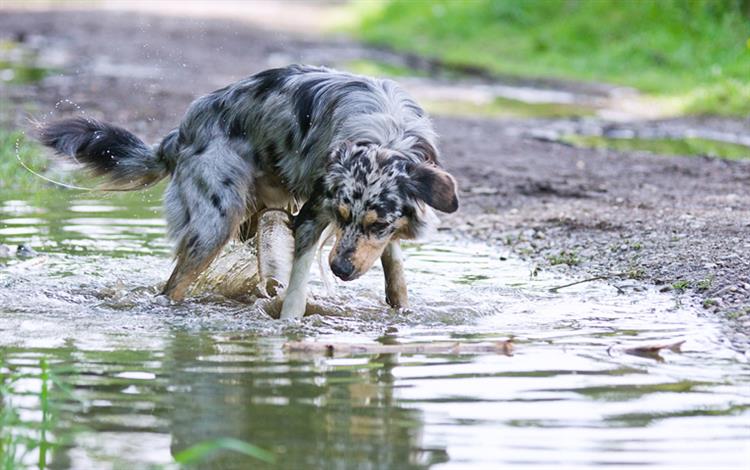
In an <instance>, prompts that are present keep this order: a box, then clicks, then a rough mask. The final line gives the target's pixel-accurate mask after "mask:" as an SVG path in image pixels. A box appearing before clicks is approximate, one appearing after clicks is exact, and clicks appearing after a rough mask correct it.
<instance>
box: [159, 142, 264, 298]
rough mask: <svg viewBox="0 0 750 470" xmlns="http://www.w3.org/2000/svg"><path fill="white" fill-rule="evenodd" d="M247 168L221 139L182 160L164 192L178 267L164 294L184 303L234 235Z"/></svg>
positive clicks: (241, 211)
mask: <svg viewBox="0 0 750 470" xmlns="http://www.w3.org/2000/svg"><path fill="white" fill-rule="evenodd" d="M249 180H250V169H249V167H248V165H247V163H246V162H245V161H244V160H242V158H240V157H239V156H238V155H237V154H236V153H234V152H233V151H232V150H231V149H230V148H229V147H228V146H226V145H224V144H223V143H222V141H220V140H217V141H214V143H212V144H211V145H209V146H208V147H207V148H206V150H205V151H204V152H202V153H200V154H194V155H189V156H186V157H185V158H182V159H181V160H180V161H179V163H178V165H177V168H176V170H175V172H174V177H173V179H172V181H171V182H170V184H169V188H167V193H166V196H165V206H166V212H167V225H168V227H169V231H170V235H171V236H172V238H174V239H176V241H177V248H176V251H175V258H176V260H177V265H176V266H175V268H174V271H173V272H172V275H171V276H170V278H169V280H168V281H167V284H166V285H165V287H164V290H163V292H162V293H163V294H165V295H167V296H168V297H169V298H171V299H172V300H182V299H183V298H184V297H185V293H186V291H187V289H188V287H190V284H191V283H192V282H193V281H194V280H195V279H196V278H197V277H198V275H199V274H200V273H201V272H202V271H203V270H205V269H206V268H207V267H208V266H209V265H210V264H211V261H213V259H214V258H216V256H217V255H218V254H219V252H220V251H221V249H222V248H223V247H224V245H225V244H226V243H227V242H228V241H229V239H230V238H231V237H232V236H234V235H236V234H237V231H238V228H239V225H240V223H241V222H242V220H243V219H244V217H245V214H246V208H247V197H248V181H249Z"/></svg>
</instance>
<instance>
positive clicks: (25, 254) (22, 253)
mask: <svg viewBox="0 0 750 470" xmlns="http://www.w3.org/2000/svg"><path fill="white" fill-rule="evenodd" d="M38 254H39V253H37V252H36V251H35V250H34V249H33V248H31V247H30V246H29V245H27V244H26V243H24V244H23V245H18V248H16V256H18V257H19V258H33V257H34V256H36V255H38Z"/></svg>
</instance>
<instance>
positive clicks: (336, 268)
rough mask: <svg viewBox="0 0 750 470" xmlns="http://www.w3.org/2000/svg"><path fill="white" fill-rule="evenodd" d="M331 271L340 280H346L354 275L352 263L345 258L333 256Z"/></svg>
mask: <svg viewBox="0 0 750 470" xmlns="http://www.w3.org/2000/svg"><path fill="white" fill-rule="evenodd" d="M331 271H333V274H335V275H336V277H338V278H339V279H341V280H342V281H348V280H350V279H352V277H353V275H354V265H353V264H352V262H351V261H349V260H348V259H347V258H334V260H333V261H332V262H331Z"/></svg>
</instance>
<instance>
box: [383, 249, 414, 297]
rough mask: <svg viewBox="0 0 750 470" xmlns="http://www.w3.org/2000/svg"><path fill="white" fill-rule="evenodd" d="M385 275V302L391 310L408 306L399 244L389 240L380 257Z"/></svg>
mask: <svg viewBox="0 0 750 470" xmlns="http://www.w3.org/2000/svg"><path fill="white" fill-rule="evenodd" d="M380 262H381V263H382V264H383V273H384V274H385V301H386V302H387V303H388V305H390V306H391V307H393V308H404V307H407V306H408V305H409V298H408V295H407V292H406V279H405V278H404V259H403V255H402V254H401V243H400V242H399V241H398V240H391V241H390V242H388V246H386V247H385V251H383V254H382V255H381V256H380Z"/></svg>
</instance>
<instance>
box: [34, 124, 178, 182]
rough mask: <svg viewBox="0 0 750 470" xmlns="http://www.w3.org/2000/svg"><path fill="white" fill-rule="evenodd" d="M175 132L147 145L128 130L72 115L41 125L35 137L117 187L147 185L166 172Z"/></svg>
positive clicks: (170, 158) (172, 149) (167, 171)
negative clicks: (161, 140) (104, 177)
mask: <svg viewBox="0 0 750 470" xmlns="http://www.w3.org/2000/svg"><path fill="white" fill-rule="evenodd" d="M176 135H177V132H176V131H173V132H172V133H170V134H169V135H168V136H167V137H166V138H165V139H164V141H163V142H162V143H161V144H160V145H158V146H155V147H149V146H148V145H146V144H145V143H144V142H143V141H142V140H141V139H139V138H138V137H136V136H135V135H133V134H132V133H131V132H129V131H127V130H125V129H123V128H121V127H117V126H113V125H111V124H107V123H104V122H99V121H95V120H93V119H88V118H80V117H79V118H72V119H65V120H62V121H57V122H53V123H51V124H48V125H46V126H44V127H42V128H41V129H40V131H39V140H40V142H41V143H42V144H44V145H46V146H48V147H51V148H53V149H55V151H56V152H57V153H59V154H62V155H69V156H71V157H73V158H75V159H76V161H78V162H79V163H82V164H83V165H84V166H85V167H86V168H87V169H88V170H90V171H91V172H92V173H93V174H94V175H96V176H107V177H108V178H109V180H110V181H111V182H112V184H113V185H114V187H113V188H112V189H117V190H128V191H129V190H136V189H143V188H145V187H147V186H150V185H152V184H154V183H156V182H157V181H159V180H161V179H162V178H164V177H166V176H167V174H168V173H169V168H170V167H171V166H172V165H171V160H172V157H173V155H171V154H172V153H173V152H174V151H175V149H174V147H175V146H176ZM104 189H107V188H104Z"/></svg>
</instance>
